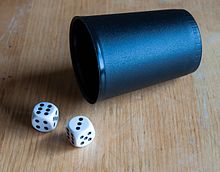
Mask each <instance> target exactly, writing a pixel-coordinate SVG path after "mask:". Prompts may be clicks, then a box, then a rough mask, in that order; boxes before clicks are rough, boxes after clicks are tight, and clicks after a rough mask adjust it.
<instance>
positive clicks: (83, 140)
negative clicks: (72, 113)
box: [66, 116, 95, 147]
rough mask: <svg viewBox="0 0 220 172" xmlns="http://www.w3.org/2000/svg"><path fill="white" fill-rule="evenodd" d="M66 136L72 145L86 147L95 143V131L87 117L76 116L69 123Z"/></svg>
mask: <svg viewBox="0 0 220 172" xmlns="http://www.w3.org/2000/svg"><path fill="white" fill-rule="evenodd" d="M66 135H67V139H68V140H69V141H70V143H71V144H72V145H74V146H76V147H84V146H87V145H88V144H90V143H91V142H92V141H93V139H94V137H95V129H94V127H93V125H92V123H91V121H90V120H89V119H88V118H87V117H85V116H76V117H74V118H72V119H70V120H69V121H68V122H67V125H66Z"/></svg>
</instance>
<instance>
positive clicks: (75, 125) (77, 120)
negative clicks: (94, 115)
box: [31, 102, 95, 147]
mask: <svg viewBox="0 0 220 172" xmlns="http://www.w3.org/2000/svg"><path fill="white" fill-rule="evenodd" d="M58 121H59V110H58V108H57V107H56V106H55V105H54V104H53V103H50V102H40V103H38V104H37V105H35V107H34V109H33V112H32V120H31V122H32V126H33V128H35V129H36V130H37V131H40V132H50V131H52V130H54V129H55V128H56V126H57V124H58ZM66 136H67V139H68V140H69V142H70V143H71V144H72V145H73V146H75V147H84V146H87V145H88V144H90V143H91V142H92V141H93V139H94V137H95V129H94V127H93V124H92V122H91V121H90V120H89V119H88V118H87V117H85V116H76V117H73V118H71V119H70V120H69V121H68V122H67V124H66Z"/></svg>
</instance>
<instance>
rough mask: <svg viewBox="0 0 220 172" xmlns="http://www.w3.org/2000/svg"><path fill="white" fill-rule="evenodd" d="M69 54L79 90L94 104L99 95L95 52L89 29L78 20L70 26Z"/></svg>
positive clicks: (74, 20)
mask: <svg viewBox="0 0 220 172" xmlns="http://www.w3.org/2000/svg"><path fill="white" fill-rule="evenodd" d="M70 52H71V58H72V63H73V67H74V71H75V75H76V79H77V81H78V84H79V87H80V90H81V92H82V94H83V96H84V97H85V98H86V99H87V101H88V102H89V103H95V102H96V101H97V98H98V93H99V69H98V61H97V52H96V48H95V46H94V42H93V39H92V37H91V34H90V31H89V29H88V28H87V26H86V25H85V24H84V23H83V21H82V20H80V19H79V18H74V19H73V21H72V23H71V26H70Z"/></svg>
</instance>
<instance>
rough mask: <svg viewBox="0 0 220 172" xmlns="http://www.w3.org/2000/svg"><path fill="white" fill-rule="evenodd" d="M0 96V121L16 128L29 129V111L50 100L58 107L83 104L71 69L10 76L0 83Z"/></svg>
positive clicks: (30, 113)
mask: <svg viewBox="0 0 220 172" xmlns="http://www.w3.org/2000/svg"><path fill="white" fill-rule="evenodd" d="M0 96H1V97H0V104H1V106H0V112H1V114H0V119H4V121H5V126H9V125H7V124H8V123H10V126H12V128H13V127H14V128H16V129H18V128H19V127H21V128H23V127H25V128H26V129H27V128H31V127H32V126H31V122H30V120H31V115H32V110H33V107H34V105H35V104H37V103H38V102H40V101H50V102H52V103H54V104H56V105H57V106H58V108H62V105H65V107H68V106H69V107H72V108H74V106H77V104H79V103H82V101H84V100H83V98H82V96H81V94H80V92H79V89H78V86H77V84H76V80H75V77H74V73H73V70H72V68H69V69H63V70H56V71H51V72H48V71H45V72H44V71H40V72H39V73H31V72H30V73H28V74H23V75H22V76H11V77H10V78H8V79H5V80H4V81H2V82H0Z"/></svg>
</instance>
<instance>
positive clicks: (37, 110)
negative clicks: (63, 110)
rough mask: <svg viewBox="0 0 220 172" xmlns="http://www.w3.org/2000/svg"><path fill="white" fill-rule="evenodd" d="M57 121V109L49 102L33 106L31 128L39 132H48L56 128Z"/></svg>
mask: <svg viewBox="0 0 220 172" xmlns="http://www.w3.org/2000/svg"><path fill="white" fill-rule="evenodd" d="M58 120H59V111H58V108H57V107H56V106H55V105H54V104H52V103H50V102H41V103H38V104H37V105H35V107H34V109H33V112H32V120H31V122H32V126H33V127H34V128H35V129H36V130H38V131H40V132H49V131H52V130H54V129H55V128H56V126H57V123H58Z"/></svg>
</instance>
